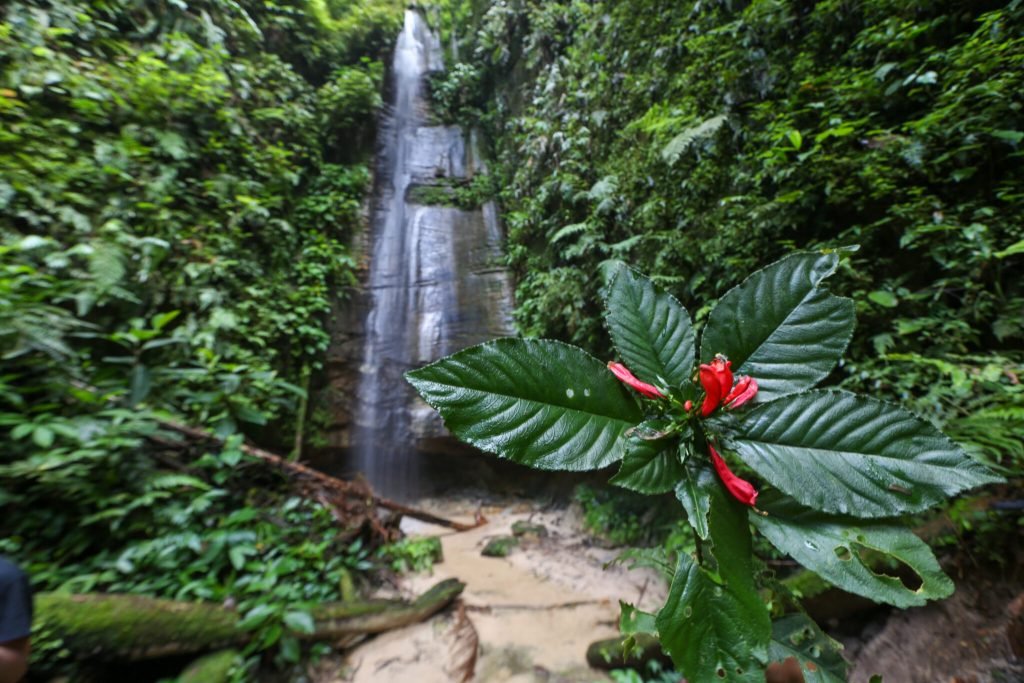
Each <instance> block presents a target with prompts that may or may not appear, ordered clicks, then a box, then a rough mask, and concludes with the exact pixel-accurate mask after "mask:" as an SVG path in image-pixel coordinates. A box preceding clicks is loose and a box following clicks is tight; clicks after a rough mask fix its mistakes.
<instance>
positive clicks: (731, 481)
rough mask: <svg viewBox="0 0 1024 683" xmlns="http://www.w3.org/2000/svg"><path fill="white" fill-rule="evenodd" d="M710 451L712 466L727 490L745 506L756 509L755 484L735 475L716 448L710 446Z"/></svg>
mask: <svg viewBox="0 0 1024 683" xmlns="http://www.w3.org/2000/svg"><path fill="white" fill-rule="evenodd" d="M708 451H709V452H710V453H711V464H713V465H714V466H715V471H716V472H718V477H719V478H720V479H721V480H722V483H723V484H725V490H726V491H728V492H729V493H731V494H732V497H733V498H735V499H736V500H738V501H739V502H741V503H743V504H744V505H749V506H750V507H754V504H755V503H756V502H757V490H756V489H755V488H754V486H753V484H751V483H750V482H749V481H746V480H744V479H740V478H739V477H737V476H736V475H735V474H733V473H732V470H730V469H729V466H728V465H726V464H725V460H722V456H720V455H719V454H718V452H717V451H716V450H715V447H714V446H712V445H711V444H708Z"/></svg>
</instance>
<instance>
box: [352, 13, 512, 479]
mask: <svg viewBox="0 0 1024 683" xmlns="http://www.w3.org/2000/svg"><path fill="white" fill-rule="evenodd" d="M441 69H443V61H442V56H441V51H440V41H439V40H438V38H437V37H436V36H435V35H434V34H433V33H432V32H431V31H430V30H429V28H428V26H427V25H426V23H425V22H424V20H423V18H422V16H421V15H420V14H419V12H417V11H415V10H406V13H405V25H404V28H403V30H402V33H401V35H400V36H399V38H398V43H397V45H396V48H395V53H394V60H393V63H392V73H391V78H392V88H391V102H390V105H389V109H388V110H387V112H386V114H385V116H384V117H383V120H382V121H381V125H380V133H379V140H378V157H377V172H376V178H377V182H376V189H375V193H374V199H373V204H372V207H371V220H370V227H371V231H372V232H371V239H372V245H373V246H372V251H371V261H370V268H369V276H368V282H367V294H368V312H367V316H366V323H365V341H364V346H363V355H362V362H361V366H360V368H359V371H360V375H359V382H358V389H357V394H356V406H355V423H356V428H355V432H354V434H353V453H354V462H353V469H355V470H358V471H361V472H362V473H363V474H365V475H366V476H367V478H368V479H369V480H370V483H371V484H372V485H373V486H374V488H375V489H377V490H378V491H380V492H382V493H383V494H385V495H388V496H392V497H396V498H400V499H402V498H405V499H408V498H411V497H414V496H416V495H417V494H418V493H420V492H422V490H423V481H422V462H421V460H422V456H421V455H420V454H419V451H420V450H421V443H422V442H424V441H425V440H427V439H431V438H437V437H440V436H443V428H442V427H441V425H440V424H439V421H438V418H437V417H436V415H435V414H434V413H433V411H432V410H430V409H428V408H427V407H426V406H424V405H423V404H421V403H419V402H418V399H416V398H415V395H414V393H413V392H412V391H411V389H410V388H409V387H408V385H407V384H406V383H405V381H404V379H403V377H402V375H403V373H404V372H405V371H407V370H409V369H411V368H413V367H417V366H419V365H422V364H424V363H426V362H429V361H432V360H435V359H437V358H440V357H441V356H443V355H445V354H447V353H451V352H452V351H455V350H457V349H459V348H462V347H464V346H468V345H470V344H473V343H477V342H480V341H483V340H485V339H489V338H491V337H494V336H504V335H508V334H510V333H511V325H510V311H511V287H510V284H509V278H508V274H507V272H506V271H505V270H504V269H503V268H500V267H496V264H498V263H500V258H501V230H500V226H499V224H498V221H497V213H496V209H495V207H494V205H493V203H490V202H488V203H487V204H485V205H484V206H483V207H480V208H479V209H476V210H462V209H458V208H454V207H449V206H427V205H422V204H417V203H412V202H411V201H410V200H409V190H410V188H412V187H414V186H417V185H429V184H435V183H438V182H441V180H442V179H444V180H446V181H447V180H451V179H462V178H466V177H467V176H469V175H471V174H472V173H475V172H481V171H483V169H482V167H481V166H480V165H479V162H477V161H476V159H477V158H478V156H479V155H478V154H476V153H475V150H474V152H473V153H472V154H470V155H468V157H467V148H466V147H467V146H466V142H465V136H464V135H463V132H462V130H461V129H460V128H459V127H458V126H441V125H434V124H432V123H431V121H430V114H429V106H428V102H427V100H426V89H425V84H424V78H425V76H426V75H427V73H429V72H430V71H434V70H441Z"/></svg>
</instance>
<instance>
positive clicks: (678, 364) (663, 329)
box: [604, 265, 696, 387]
mask: <svg viewBox="0 0 1024 683" xmlns="http://www.w3.org/2000/svg"><path fill="white" fill-rule="evenodd" d="M604 305H605V321H606V322H607V324H608V331H609V333H611V337H612V341H613V342H614V343H615V348H616V349H617V350H618V352H619V355H621V356H622V362H623V363H624V364H625V365H626V367H628V368H629V369H630V370H631V371H632V372H633V374H635V375H636V376H637V377H639V378H640V379H642V380H643V381H645V382H648V383H652V384H661V381H660V380H664V381H666V382H668V384H669V385H670V386H673V387H678V386H680V385H682V384H684V383H686V382H688V381H689V380H690V375H691V374H692V373H693V364H694V357H695V355H696V340H695V337H694V332H693V326H692V325H691V324H690V316H689V314H688V313H687V312H686V309H685V308H683V305H682V304H680V303H679V302H678V301H677V300H676V299H675V297H673V296H672V295H671V294H669V293H667V292H664V291H662V290H661V289H660V288H658V287H656V286H655V285H654V283H652V282H651V281H650V280H649V279H647V278H646V277H644V276H643V275H640V274H639V273H637V272H636V271H634V270H633V269H631V268H628V267H627V266H625V265H622V266H620V267H619V268H618V270H617V271H616V272H615V275H614V277H613V278H612V280H611V282H610V283H609V284H608V286H607V288H606V290H605V300H604Z"/></svg>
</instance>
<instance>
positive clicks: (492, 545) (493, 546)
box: [480, 536, 519, 557]
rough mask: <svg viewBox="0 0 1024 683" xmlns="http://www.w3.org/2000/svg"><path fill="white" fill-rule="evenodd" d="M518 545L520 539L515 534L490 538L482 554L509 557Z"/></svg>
mask: <svg viewBox="0 0 1024 683" xmlns="http://www.w3.org/2000/svg"><path fill="white" fill-rule="evenodd" d="M517 545H519V539H517V538H516V537H515V536H498V537H497V538H492V539H491V540H489V541H488V542H487V545H485V546H484V549H483V551H481V553H480V554H481V555H483V556H484V557H508V554H509V553H510V552H512V549H513V548H515V547H516V546H517Z"/></svg>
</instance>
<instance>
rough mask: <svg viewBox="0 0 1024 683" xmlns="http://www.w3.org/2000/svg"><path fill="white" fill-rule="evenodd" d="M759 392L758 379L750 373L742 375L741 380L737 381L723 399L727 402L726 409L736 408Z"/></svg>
mask: <svg viewBox="0 0 1024 683" xmlns="http://www.w3.org/2000/svg"><path fill="white" fill-rule="evenodd" d="M756 394H757V380H755V379H754V378H753V377H750V376H749V375H744V376H743V377H740V379H739V381H738V382H736V386H734V387H733V388H732V391H730V392H729V395H728V396H726V397H725V400H724V401H722V402H723V403H724V404H725V409H726V410H735V409H736V408H739V407H740V406H741V405H743V404H744V403H746V402H747V401H749V400H750V399H752V398H754V396H755V395H756Z"/></svg>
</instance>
